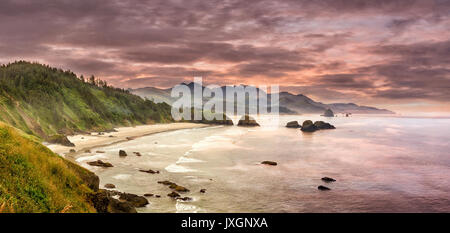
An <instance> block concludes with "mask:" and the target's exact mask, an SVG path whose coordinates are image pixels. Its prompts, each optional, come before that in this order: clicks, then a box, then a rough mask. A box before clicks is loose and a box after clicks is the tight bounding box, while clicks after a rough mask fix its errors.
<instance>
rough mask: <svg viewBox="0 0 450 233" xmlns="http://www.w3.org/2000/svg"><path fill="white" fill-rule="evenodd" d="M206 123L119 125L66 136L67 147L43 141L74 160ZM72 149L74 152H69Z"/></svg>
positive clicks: (56, 151) (202, 125)
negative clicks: (98, 150) (111, 129)
mask: <svg viewBox="0 0 450 233" xmlns="http://www.w3.org/2000/svg"><path fill="white" fill-rule="evenodd" d="M208 126H209V125H206V124H196V123H170V124H153V125H139V126H135V127H119V128H115V130H116V131H117V132H108V133H102V134H99V133H91V134H79V135H74V136H68V137H67V138H68V139H69V140H70V141H71V142H72V143H74V144H75V147H68V146H63V145H59V144H49V143H44V145H46V146H47V147H48V148H49V149H50V150H52V151H53V152H55V153H57V154H59V155H61V156H64V157H65V158H67V159H69V160H72V161H73V160H74V159H76V158H77V155H79V154H81V153H84V152H85V151H86V150H92V149H94V148H97V147H104V146H108V145H112V144H116V143H121V142H126V141H129V140H133V139H136V138H139V137H143V136H147V135H151V134H156V133H162V132H169V131H174V130H181V129H193V128H203V127H208ZM71 149H74V150H75V151H76V152H75V153H69V151H70V150H71Z"/></svg>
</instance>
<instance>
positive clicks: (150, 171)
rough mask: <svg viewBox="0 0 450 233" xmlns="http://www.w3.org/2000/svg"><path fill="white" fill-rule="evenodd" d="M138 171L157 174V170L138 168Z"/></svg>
mask: <svg viewBox="0 0 450 233" xmlns="http://www.w3.org/2000/svg"><path fill="white" fill-rule="evenodd" d="M139 171H140V172H145V173H149V174H159V171H153V170H152V169H148V170H142V169H141V170H139Z"/></svg>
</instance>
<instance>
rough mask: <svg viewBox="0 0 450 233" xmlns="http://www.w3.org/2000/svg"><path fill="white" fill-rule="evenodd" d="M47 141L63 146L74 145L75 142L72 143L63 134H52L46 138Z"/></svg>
mask: <svg viewBox="0 0 450 233" xmlns="http://www.w3.org/2000/svg"><path fill="white" fill-rule="evenodd" d="M48 142H49V143H55V144H60V145H63V146H70V147H74V146H75V144H73V143H72V142H71V141H69V139H68V138H67V137H66V136H64V135H60V134H57V135H52V136H50V137H49V138H48Z"/></svg>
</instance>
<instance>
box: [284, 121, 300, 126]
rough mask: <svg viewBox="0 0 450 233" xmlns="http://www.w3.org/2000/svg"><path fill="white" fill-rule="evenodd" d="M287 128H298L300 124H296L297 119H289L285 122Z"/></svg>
mask: <svg viewBox="0 0 450 233" xmlns="http://www.w3.org/2000/svg"><path fill="white" fill-rule="evenodd" d="M286 127H287V128H300V127H301V126H300V125H299V124H298V121H290V122H288V123H287V124H286Z"/></svg>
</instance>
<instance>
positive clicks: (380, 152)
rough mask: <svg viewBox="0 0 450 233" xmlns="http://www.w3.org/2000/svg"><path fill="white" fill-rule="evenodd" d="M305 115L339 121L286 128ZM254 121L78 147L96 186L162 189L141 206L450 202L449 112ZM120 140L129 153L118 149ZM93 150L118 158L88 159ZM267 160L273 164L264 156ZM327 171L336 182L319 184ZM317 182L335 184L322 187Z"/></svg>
mask: <svg viewBox="0 0 450 233" xmlns="http://www.w3.org/2000/svg"><path fill="white" fill-rule="evenodd" d="M306 119H311V120H313V121H316V120H324V121H327V122H330V123H331V124H333V125H335V126H336V128H337V129H335V130H321V131H317V132H314V133H302V132H301V131H300V130H299V129H288V128H285V127H284V125H285V124H286V123H287V122H288V121H291V120H297V121H299V122H300V123H301V122H303V121H304V120H306ZM233 120H234V121H235V123H236V122H237V121H236V119H233ZM257 121H258V123H260V124H261V127H258V128H242V127H237V126H231V127H227V126H214V127H208V128H199V129H189V130H179V131H173V132H167V133H159V134H154V135H150V136H145V137H142V138H138V139H135V140H132V141H128V142H125V143H121V144H116V145H111V146H107V147H104V148H98V150H103V151H105V152H106V153H104V154H84V155H82V157H80V158H78V159H77V161H78V162H80V163H81V164H82V165H83V166H84V167H86V168H88V169H90V170H92V171H94V172H95V173H96V174H97V175H99V177H100V182H101V184H100V185H101V186H103V185H104V184H106V183H113V184H115V185H116V187H117V189H118V190H120V191H124V192H129V193H134V194H138V195H143V194H145V193H153V194H157V195H161V198H154V197H150V198H149V202H150V204H149V205H148V206H147V207H145V208H140V209H138V211H139V212H416V211H419V212H444V211H446V212H448V211H450V180H449V174H450V144H449V142H450V133H449V132H450V119H430V118H398V117H383V116H352V117H348V118H346V117H335V118H324V117H320V116H281V117H280V119H279V121H274V118H272V117H270V116H262V117H259V118H257ZM120 149H123V150H125V151H127V153H128V156H127V157H125V158H120V157H119V155H118V151H119V150H120ZM135 151H136V152H140V153H141V154H142V156H141V157H138V156H136V155H134V154H133V153H132V152H135ZM83 156H84V157H83ZM96 159H102V160H103V161H108V162H111V163H112V164H113V165H114V167H113V168H108V169H104V168H99V167H91V166H88V165H86V162H87V161H92V160H96ZM264 160H271V161H276V162H278V166H265V165H261V164H260V163H261V161H264ZM139 169H152V170H159V171H160V172H161V173H160V174H154V175H152V174H148V173H143V172H139V171H138V170H139ZM324 176H329V177H333V178H334V179H336V180H337V181H336V182H334V183H328V184H327V183H324V182H323V181H321V178H322V177H324ZM161 180H170V181H172V182H175V183H177V184H179V185H182V186H184V187H187V188H188V189H190V190H191V191H190V192H188V193H186V194H182V196H189V197H192V198H193V201H190V202H181V201H175V200H172V199H170V198H169V197H167V194H168V193H170V192H171V190H170V189H169V188H168V187H167V186H164V185H161V184H158V183H157V181H161ZM319 185H325V186H327V187H329V188H331V189H332V190H331V191H326V192H323V191H319V190H317V186H319ZM200 189H206V190H207V191H206V193H200V192H199V190H200Z"/></svg>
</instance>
